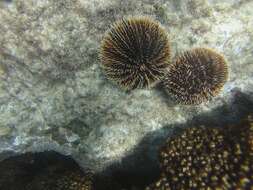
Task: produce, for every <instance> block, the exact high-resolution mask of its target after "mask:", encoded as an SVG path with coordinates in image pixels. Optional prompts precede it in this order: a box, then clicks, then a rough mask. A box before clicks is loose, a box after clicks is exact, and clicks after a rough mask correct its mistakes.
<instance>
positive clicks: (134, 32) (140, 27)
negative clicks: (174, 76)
mask: <svg viewBox="0 0 253 190" xmlns="http://www.w3.org/2000/svg"><path fill="white" fill-rule="evenodd" d="M169 60H170V44H169V41H168V37H167V34H166V32H165V30H164V29H163V28H162V27H161V26H160V24H159V23H157V22H156V21H154V20H152V19H150V18H148V17H131V18H128V19H123V20H122V21H119V22H116V23H115V24H114V25H113V26H112V28H111V29H110V30H109V32H108V33H107V35H106V36H105V37H104V39H103V41H102V45H101V61H102V68H103V69H104V71H105V73H106V75H107V77H108V78H109V79H111V80H112V81H115V82H116V83H117V84H118V85H120V86H121V87H122V88H124V89H127V90H132V89H135V88H148V87H152V86H153V85H154V84H156V82H158V81H159V80H161V79H162V78H163V77H164V75H165V72H166V68H167V66H168V61H169Z"/></svg>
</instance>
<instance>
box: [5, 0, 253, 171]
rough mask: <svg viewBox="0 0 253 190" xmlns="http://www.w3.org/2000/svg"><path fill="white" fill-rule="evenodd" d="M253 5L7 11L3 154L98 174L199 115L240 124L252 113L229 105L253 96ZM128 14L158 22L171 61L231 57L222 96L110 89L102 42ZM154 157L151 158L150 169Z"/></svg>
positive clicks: (70, 1)
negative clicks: (204, 51)
mask: <svg viewBox="0 0 253 190" xmlns="http://www.w3.org/2000/svg"><path fill="white" fill-rule="evenodd" d="M7 2H8V3H7ZM252 6H253V2H252V1H244V0H233V1H228V0H220V1H218V0H212V1H211V0H203V1H200V0H191V1H188V0H187V1H178V0H171V1H162V0H157V1H154V0H140V1H135V0H128V1H118V0H94V1H90V0H61V1H54V0H42V1H34V0H26V1H21V0H13V1H4V3H2V2H1V3H0V78H1V79H0V128H1V129H0V152H5V151H10V152H14V153H24V152H31V151H32V152H33V151H44V150H56V151H57V152H61V153H63V154H67V155H71V156H73V157H74V158H75V160H77V161H78V163H79V164H80V165H81V166H82V167H86V166H88V168H91V169H94V170H96V171H101V170H104V168H106V167H107V166H109V165H110V164H112V163H114V162H116V163H117V162H121V161H122V159H123V158H124V157H126V156H127V155H129V154H131V152H132V151H133V149H134V148H135V147H136V146H138V143H139V142H140V141H141V140H142V139H143V138H144V137H145V136H146V135H148V134H149V133H152V132H155V131H159V130H160V131H163V132H161V133H157V138H161V137H162V136H164V135H167V134H169V133H170V132H171V131H173V130H174V127H175V126H176V125H177V124H183V123H185V122H186V121H187V120H189V119H192V118H194V117H195V116H197V115H207V117H208V118H209V119H210V120H211V118H216V117H217V115H222V116H223V117H222V118H221V119H222V121H220V122H226V121H231V120H232V121H233V120H236V119H237V118H238V117H239V116H238V114H237V113H238V112H239V111H241V110H242V109H239V108H241V107H244V108H243V109H250V108H249V104H247V103H245V102H244V101H238V102H237V104H236V106H235V105H233V106H230V102H231V101H233V97H234V95H233V92H232V91H234V90H235V88H238V89H239V91H240V92H242V93H245V94H249V91H250V90H251V89H252V88H253V80H252V73H253V72H252V70H253V64H252V62H253V54H252V49H253V43H252V41H253V31H252V25H253V19H252V18H253V12H252ZM194 10H195V11H194ZM130 15H132V16H133V15H134V16H135V15H147V16H150V17H151V18H154V19H155V20H157V21H159V22H160V23H161V25H162V26H163V27H164V28H165V30H166V31H167V32H168V34H169V36H170V41H171V53H172V57H173V56H175V55H177V54H178V53H180V52H183V51H185V50H187V49H191V48H193V47H205V46H206V47H210V48H213V49H217V51H218V52H220V53H222V54H224V56H225V58H226V59H227V61H228V63H229V64H228V69H229V78H228V81H227V83H226V84H225V85H224V88H223V90H222V91H221V92H220V94H219V95H218V96H217V97H215V98H213V99H212V100H211V101H210V102H207V103H203V104H201V105H198V106H183V105H178V104H175V102H173V101H172V102H171V101H170V100H169V97H168V96H167V95H166V96H165V93H164V92H163V91H161V90H160V89H159V86H158V87H157V88H156V89H152V90H142V89H141V90H139V89H138V90H135V91H134V92H131V93H128V92H124V91H122V90H121V89H120V88H118V87H117V86H116V85H113V84H111V82H110V81H108V80H107V79H106V78H105V76H104V74H103V71H102V70H100V67H99V65H100V64H101V62H100V60H99V52H100V51H99V50H100V45H101V40H102V39H103V36H104V35H105V32H106V31H107V30H108V29H109V28H110V25H111V24H112V23H114V22H115V21H117V20H118V19H121V18H122V17H123V16H126V17H127V16H130ZM217 108H221V109H219V111H218V109H217ZM209 113H213V114H212V115H210V114H209ZM239 115H240V114H239ZM199 120H203V118H199ZM157 146H158V141H154V142H153V143H150V144H149V146H146V145H144V144H143V145H142V146H139V147H138V148H139V151H144V152H145V150H146V149H150V150H153V149H156V147H157ZM145 148H146V149H145ZM151 153H153V152H152V151H151V152H150V154H147V155H145V156H146V157H149V159H150V160H152V159H153V158H154V157H155V156H153V155H152V154H151ZM133 157H134V156H133ZM135 159H137V158H135ZM146 160H148V159H146ZM132 168H135V167H134V166H133V167H132Z"/></svg>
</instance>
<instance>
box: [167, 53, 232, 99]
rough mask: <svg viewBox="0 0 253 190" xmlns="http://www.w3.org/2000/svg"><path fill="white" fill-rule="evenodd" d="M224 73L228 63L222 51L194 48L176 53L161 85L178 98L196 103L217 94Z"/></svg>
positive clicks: (222, 82) (225, 76)
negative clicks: (180, 53)
mask: <svg viewBox="0 0 253 190" xmlns="http://www.w3.org/2000/svg"><path fill="white" fill-rule="evenodd" d="M227 77H228V68H227V63H226V61H225V59H224V58H223V56H222V55H221V54H219V53H217V52H215V51H214V50H212V49H207V48H196V49H193V50H189V51H186V52H184V53H183V54H182V55H180V56H178V57H177V59H176V61H175V62H174V63H173V64H172V65H171V66H170V69H169V72H168V74H167V75H166V78H165V79H164V86H165V89H166V90H167V91H168V92H169V94H171V95H172V96H173V97H174V98H175V100H177V101H178V102H180V103H183V104H199V103H201V102H203V101H207V100H209V99H210V98H211V97H213V96H215V95H217V94H218V93H219V92H220V89H221V88H222V87H223V85H224V83H225V82H226V81H227Z"/></svg>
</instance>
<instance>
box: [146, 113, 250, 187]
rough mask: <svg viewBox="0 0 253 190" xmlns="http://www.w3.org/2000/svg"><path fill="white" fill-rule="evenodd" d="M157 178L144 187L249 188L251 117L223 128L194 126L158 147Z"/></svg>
mask: <svg viewBox="0 0 253 190" xmlns="http://www.w3.org/2000/svg"><path fill="white" fill-rule="evenodd" d="M160 161H161V162H160V165H161V169H162V175H161V178H160V179H159V180H158V181H157V182H156V183H155V184H153V185H151V186H150V187H148V188H146V189H147V190H150V189H153V190H158V189H159V190H163V189H173V190H177V189H227V190H228V189H231V190H232V189H245V190H246V189H253V118H252V116H250V117H248V119H247V120H244V121H243V122H241V123H240V124H239V125H234V126H225V127H224V128H210V127H194V128H188V129H186V130H185V131H184V132H183V133H182V134H181V135H180V136H177V137H174V138H170V139H168V141H167V142H166V145H165V146H164V147H163V148H162V149H161V153H160Z"/></svg>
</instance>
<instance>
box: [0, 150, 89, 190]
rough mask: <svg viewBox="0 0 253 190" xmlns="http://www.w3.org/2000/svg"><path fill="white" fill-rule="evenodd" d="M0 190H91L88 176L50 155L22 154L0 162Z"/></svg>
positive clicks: (71, 163) (67, 160) (67, 159)
mask: <svg viewBox="0 0 253 190" xmlns="http://www.w3.org/2000/svg"><path fill="white" fill-rule="evenodd" d="M0 170H1V175H0V189H3V190H4V189H6V190H7V189H8V190H35V189H36V190H92V189H93V181H92V180H93V179H92V174H91V173H89V172H87V173H85V172H84V171H83V170H82V169H81V168H80V167H79V166H78V164H77V163H76V162H75V161H74V160H73V159H71V158H70V157H68V156H63V155H61V154H59V153H56V152H53V151H47V152H42V153H26V154H22V155H17V156H12V157H10V158H8V159H5V160H3V161H1V162H0Z"/></svg>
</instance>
